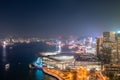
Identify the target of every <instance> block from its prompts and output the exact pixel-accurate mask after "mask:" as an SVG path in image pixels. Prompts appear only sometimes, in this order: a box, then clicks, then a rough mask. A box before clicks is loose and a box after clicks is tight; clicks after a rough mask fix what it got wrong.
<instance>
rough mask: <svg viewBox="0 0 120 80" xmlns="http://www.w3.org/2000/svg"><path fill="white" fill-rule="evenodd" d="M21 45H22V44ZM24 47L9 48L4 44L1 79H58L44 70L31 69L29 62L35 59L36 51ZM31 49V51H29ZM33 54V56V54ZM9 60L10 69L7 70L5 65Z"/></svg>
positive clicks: (1, 59) (0, 69) (0, 59)
mask: <svg viewBox="0 0 120 80" xmlns="http://www.w3.org/2000/svg"><path fill="white" fill-rule="evenodd" d="M20 46H21V45H20ZM23 47H24V46H22V47H14V48H13V49H9V47H8V46H2V47H1V48H0V49H1V50H2V51H1V52H0V53H2V54H1V58H0V61H1V62H0V64H3V65H0V74H1V75H0V80H9V79H11V80H57V79H56V78H54V77H51V76H50V75H47V74H45V73H44V72H43V71H42V70H29V69H28V65H29V63H28V62H27V61H29V62H31V61H34V60H33V59H34V57H35V56H34V53H33V52H32V51H30V49H29V47H28V49H26V48H23ZM28 50H29V51H28ZM31 55H33V56H31ZM8 62H9V64H10V69H9V70H7V71H6V70H5V68H4V65H5V64H7V63H8Z"/></svg>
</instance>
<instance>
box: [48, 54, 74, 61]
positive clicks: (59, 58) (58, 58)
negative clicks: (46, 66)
mask: <svg viewBox="0 0 120 80" xmlns="http://www.w3.org/2000/svg"><path fill="white" fill-rule="evenodd" d="M50 58H52V59H55V60H58V61H66V60H74V56H64V55H63V56H50Z"/></svg>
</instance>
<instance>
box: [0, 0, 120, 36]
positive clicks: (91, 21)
mask: <svg viewBox="0 0 120 80" xmlns="http://www.w3.org/2000/svg"><path fill="white" fill-rule="evenodd" d="M119 8H120V1H118V0H110V1H108V0H97V1H96V0H92V1H89V0H80V1H77V0H35V1H32V0H21V1H15V0H12V1H9V0H8V1H7V0H6V1H0V17H1V18H0V36H7V35H15V36H22V37H23V36H39V37H57V36H65V37H66V36H70V35H73V36H83V35H84V36H86V35H92V36H94V37H95V36H100V35H101V34H102V33H103V32H104V31H117V30H120V28H119V26H120V16H119V14H120V10H119Z"/></svg>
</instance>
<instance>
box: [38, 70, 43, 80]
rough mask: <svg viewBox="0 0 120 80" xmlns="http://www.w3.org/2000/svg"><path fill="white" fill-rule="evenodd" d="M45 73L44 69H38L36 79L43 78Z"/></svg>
mask: <svg viewBox="0 0 120 80" xmlns="http://www.w3.org/2000/svg"><path fill="white" fill-rule="evenodd" d="M43 78H44V74H43V72H42V70H36V80H43Z"/></svg>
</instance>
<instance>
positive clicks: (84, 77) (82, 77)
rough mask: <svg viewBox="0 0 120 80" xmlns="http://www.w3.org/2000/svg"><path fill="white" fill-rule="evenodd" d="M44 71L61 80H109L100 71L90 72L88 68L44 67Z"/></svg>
mask: <svg viewBox="0 0 120 80" xmlns="http://www.w3.org/2000/svg"><path fill="white" fill-rule="evenodd" d="M43 71H44V72H45V73H47V74H49V75H52V76H54V77H56V78H57V79H59V80H109V78H107V77H105V76H103V75H102V73H101V72H100V71H96V72H90V71H88V70H87V69H86V68H80V69H73V70H69V71H68V70H59V69H55V68H52V69H51V68H43Z"/></svg>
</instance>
